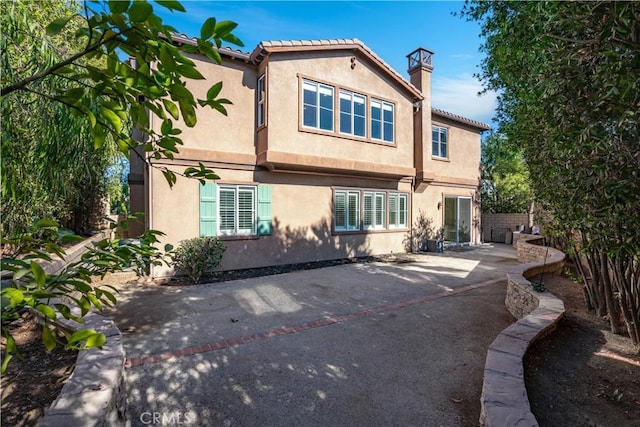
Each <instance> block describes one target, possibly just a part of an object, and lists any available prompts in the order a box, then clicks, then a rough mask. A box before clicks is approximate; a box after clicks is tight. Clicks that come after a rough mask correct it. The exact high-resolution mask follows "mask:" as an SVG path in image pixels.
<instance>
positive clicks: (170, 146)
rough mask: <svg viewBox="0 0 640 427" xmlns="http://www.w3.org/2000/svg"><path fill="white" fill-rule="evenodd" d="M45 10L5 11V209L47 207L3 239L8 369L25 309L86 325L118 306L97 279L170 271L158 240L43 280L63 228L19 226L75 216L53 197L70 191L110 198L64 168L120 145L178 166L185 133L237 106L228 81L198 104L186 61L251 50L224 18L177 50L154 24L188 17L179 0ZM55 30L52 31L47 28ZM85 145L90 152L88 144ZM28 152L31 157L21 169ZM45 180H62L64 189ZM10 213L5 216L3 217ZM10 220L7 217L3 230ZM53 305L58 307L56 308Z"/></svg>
mask: <svg viewBox="0 0 640 427" xmlns="http://www.w3.org/2000/svg"><path fill="white" fill-rule="evenodd" d="M40 4H41V3H38V2H29V1H15V2H10V3H9V2H2V28H3V32H2V37H1V39H0V45H1V48H2V52H1V59H2V64H1V67H0V73H1V74H0V102H1V104H2V144H3V146H2V148H3V156H2V162H3V163H2V167H3V171H2V172H3V173H2V197H3V204H4V201H5V200H13V201H18V200H25V197H24V195H28V194H31V201H32V203H33V205H41V206H39V207H38V206H34V209H32V210H31V211H30V212H27V213H26V214H20V215H18V214H16V215H15V218H14V224H17V225H18V226H16V227H13V228H7V229H6V230H4V231H3V232H2V248H3V251H5V252H6V251H8V250H11V251H12V252H11V253H9V254H8V256H6V257H3V259H2V270H3V271H7V272H9V275H8V276H9V280H11V282H12V286H11V287H8V288H4V289H3V290H2V305H3V312H2V334H3V336H4V338H5V339H6V342H7V357H6V358H5V365H6V363H8V361H9V359H10V358H11V356H12V355H13V354H16V353H17V349H16V348H15V342H14V341H13V339H12V338H11V337H10V334H9V332H8V331H7V329H6V328H5V326H6V322H9V321H11V319H14V318H15V316H16V315H17V313H19V312H20V311H21V310H22V309H24V308H26V307H31V308H34V309H35V310H38V311H40V312H41V313H43V314H44V316H45V317H46V318H47V319H49V320H52V319H53V317H55V316H56V315H57V313H58V314H60V315H62V316H64V317H67V318H71V319H74V320H77V321H81V320H82V316H84V314H86V313H87V311H88V310H89V309H91V308H92V307H93V308H96V309H101V307H102V306H104V305H107V304H113V303H115V298H114V295H113V293H112V292H111V291H109V290H108V289H104V288H98V287H95V286H93V285H92V284H91V280H90V279H91V276H93V275H98V276H102V275H104V274H106V273H107V272H110V271H119V270H122V269H125V268H134V269H135V270H136V271H137V272H139V273H140V274H143V273H144V272H146V269H147V268H148V266H149V265H151V264H156V263H158V262H162V259H161V257H160V252H159V250H158V249H156V248H155V245H156V244H157V243H158V240H157V237H158V236H159V235H161V234H162V233H160V232H158V231H154V230H149V231H147V232H145V233H144V234H143V235H142V236H141V237H140V238H139V239H137V240H135V241H123V240H109V239H107V240H102V241H100V242H99V243H97V244H96V245H95V246H94V247H93V248H91V249H90V250H89V251H88V253H87V254H85V255H84V256H83V257H82V260H81V261H79V262H76V263H72V264H70V265H69V266H68V267H67V268H66V269H65V270H63V272H62V273H60V274H56V275H49V274H46V273H45V271H44V268H43V267H42V265H41V263H43V262H44V263H46V262H48V261H50V260H51V259H52V258H53V257H54V256H59V257H62V256H64V251H63V250H62V249H61V247H60V245H59V243H58V242H56V241H55V236H54V235H55V234H57V230H58V223H57V222H55V221H51V220H40V221H38V222H36V226H35V228H34V229H31V228H28V227H24V226H22V225H23V224H31V223H33V222H34V218H36V219H38V218H50V217H61V216H63V214H62V213H64V212H66V211H67V210H68V208H69V206H77V205H73V204H66V202H65V200H64V199H63V198H62V197H61V196H60V195H59V194H58V193H55V191H58V190H59V191H69V190H74V191H75V189H74V188H72V187H76V186H78V185H81V184H82V185H84V184H87V187H86V188H87V189H88V190H87V189H82V191H81V192H79V193H77V194H82V195H85V196H81V197H86V195H87V194H93V193H90V191H92V190H93V189H96V188H100V191H102V187H96V186H95V183H93V182H86V181H87V178H78V179H79V180H78V181H74V180H71V179H69V172H68V170H64V171H62V170H61V168H60V167H59V165H58V163H55V162H62V163H65V162H66V163H65V164H68V165H69V166H71V167H72V168H71V170H73V171H77V170H76V169H73V167H77V168H78V169H82V167H93V166H92V162H94V160H96V159H95V158H94V157H92V155H94V154H95V155H96V156H98V159H103V158H106V156H103V155H102V154H100V151H101V150H110V142H111V141H112V142H113V145H114V147H117V150H118V151H120V152H121V153H122V154H123V155H125V156H128V155H129V154H130V153H133V154H134V155H136V156H139V157H140V159H141V160H143V161H144V162H146V163H147V164H149V165H150V166H152V167H159V166H157V165H155V164H153V163H152V160H159V159H161V158H167V159H173V157H174V154H175V153H177V152H178V147H179V146H180V145H182V140H181V139H180V137H179V135H180V134H181V130H180V127H181V126H182V125H186V126H188V127H193V126H195V125H196V123H197V116H196V110H197V109H198V108H199V107H208V108H212V109H214V110H216V111H218V112H220V113H222V114H226V108H225V106H226V105H229V104H231V102H230V101H229V100H228V99H226V98H223V97H221V96H220V94H221V92H222V83H221V82H218V83H212V86H211V88H210V89H209V90H208V91H207V94H206V98H205V99H196V98H195V97H194V95H193V94H192V93H191V91H190V90H189V88H188V81H189V80H202V79H204V77H203V76H202V75H201V74H200V72H199V71H198V70H197V69H196V67H195V63H194V62H193V61H192V60H191V59H190V58H189V57H190V56H191V55H193V54H202V55H204V56H206V57H207V58H209V59H210V60H212V61H213V62H216V63H220V62H221V60H222V59H221V57H220V54H219V52H218V50H217V49H218V48H219V47H220V46H221V43H222V41H226V42H228V43H232V44H236V45H242V43H241V42H240V40H238V38H237V37H236V36H235V35H233V33H232V31H233V30H234V29H235V27H236V24H235V23H233V22H231V21H220V22H218V21H216V19H215V18H208V19H206V20H205V21H204V23H203V25H202V28H201V31H200V37H197V38H194V39H192V40H191V41H192V42H193V44H186V45H178V44H174V43H173V42H172V33H173V32H175V30H174V29H173V28H172V27H170V26H167V25H164V24H163V22H162V19H161V18H160V17H159V16H158V15H156V14H155V13H154V6H156V7H163V8H165V9H168V10H170V11H172V12H185V9H184V7H183V6H182V4H180V3H179V2H178V1H175V0H157V1H155V2H154V3H153V4H152V3H149V2H147V1H146V0H139V1H133V2H132V1H128V0H125V1H114V0H111V1H82V2H80V1H78V2H76V1H74V0H71V1H66V0H59V1H56V0H47V2H46V3H44V5H45V6H46V7H43V8H42V9H41V8H40V7H39V6H40ZM51 6H53V9H56V7H58V6H60V8H61V12H60V15H58V14H54V13H49V11H50V10H51V9H52V7H51ZM51 19H53V20H52V21H51V22H49V23H48V25H44V24H43V23H44V22H47V21H49V20H51ZM43 26H44V32H43V31H42V27H43ZM21 53H24V54H21ZM120 55H128V56H130V58H131V60H130V61H129V60H121V59H120ZM152 117H153V118H154V120H152ZM174 121H175V123H177V125H175V124H174ZM153 123H156V124H157V125H156V126H153ZM130 129H135V130H136V132H134V134H135V135H137V137H138V139H135V138H133V137H132V134H131V132H130ZM65 131H68V133H65ZM87 135H88V137H87V138H86V136H87ZM74 138H76V139H74ZM39 139H41V140H42V144H41V145H34V146H30V145H27V146H25V147H24V151H20V150H22V148H23V147H21V146H20V143H21V142H24V141H29V142H31V141H35V140H39ZM87 140H90V141H91V142H92V144H89V145H87V144H86V142H87ZM5 144H6V145H5ZM33 147H35V148H33ZM92 148H93V151H91V149H92ZM5 149H6V150H7V151H6V154H7V157H6V162H5ZM65 150H66V151H65ZM24 153H27V155H28V156H31V157H32V158H30V159H29V161H28V162H26V161H25V163H24V164H22V165H21V164H20V161H21V158H23V157H24V156H25V154H24ZM66 156H69V157H68V158H67V157H66ZM76 156H80V157H76ZM102 165H103V163H100V167H97V168H96V169H95V171H93V172H99V174H98V173H93V172H92V174H90V175H89V176H90V177H96V176H99V177H100V181H104V174H105V169H104V168H102ZM5 166H6V169H5ZM22 166H23V167H22ZM159 168H160V169H161V170H162V171H163V174H164V176H165V178H166V180H167V182H168V183H169V185H173V183H175V181H176V179H177V177H176V173H174V172H172V171H171V170H169V169H168V168H167V167H159ZM31 173H41V174H43V175H44V177H45V179H43V180H42V183H41V184H39V186H36V185H31V186H29V185H26V184H28V183H29V182H30V178H31V177H30V174H31ZM47 174H52V175H55V179H53V178H51V177H50V176H48V175H47ZM182 175H184V176H186V177H193V178H196V179H198V180H200V181H204V180H206V179H216V178H218V177H217V175H215V173H213V171H211V170H210V169H208V168H206V167H205V166H204V165H202V164H199V165H198V167H188V168H186V169H185V170H184V173H182ZM92 179H93V178H92ZM32 181H33V180H32ZM54 186H56V187H54ZM47 191H49V192H53V196H52V197H51V198H49V199H46V198H45V197H44V195H45V194H46V192H47ZM87 191H89V193H87ZM19 196H20V197H19ZM21 197H22V198H21ZM81 201H82V200H81ZM48 205H51V206H48ZM15 206H19V204H18V203H16V204H15ZM35 207H38V208H37V209H36V208H35ZM5 208H6V206H4V205H3V211H4V210H5ZM10 212H13V211H10ZM60 212H62V213H60ZM5 218H6V217H5V216H4V212H3V225H4V220H5ZM3 228H4V227H3ZM65 239H69V238H65ZM165 250H170V248H165ZM52 298H61V300H59V301H56V302H55V303H54V304H53V305H49V304H48V303H49V302H51V301H52ZM60 301H62V302H60ZM76 311H77V314H76ZM51 326H52V325H45V326H44V327H43V340H44V342H45V344H46V345H47V346H48V347H50V346H52V345H53V343H54V338H55V337H54V336H52V335H53V334H52V332H51V329H50V327H51ZM92 337H93V338H92ZM69 338H70V339H69V344H70V345H79V344H80V343H81V342H84V344H83V345H84V346H92V345H93V346H99V345H100V344H101V342H103V338H104V337H101V336H99V335H96V334H93V333H92V332H91V331H83V332H80V331H79V332H78V335H74V336H72V337H69Z"/></svg>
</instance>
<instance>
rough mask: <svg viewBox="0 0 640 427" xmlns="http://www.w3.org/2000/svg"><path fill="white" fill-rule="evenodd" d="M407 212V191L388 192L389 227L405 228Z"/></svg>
mask: <svg viewBox="0 0 640 427" xmlns="http://www.w3.org/2000/svg"><path fill="white" fill-rule="evenodd" d="M403 205H404V206H403ZM408 212H409V195H408V194H407V193H389V228H396V229H397V228H407V223H408V220H407V217H408ZM392 215H393V217H394V218H393V219H392Z"/></svg>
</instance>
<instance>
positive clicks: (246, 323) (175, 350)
mask: <svg viewBox="0 0 640 427" xmlns="http://www.w3.org/2000/svg"><path fill="white" fill-rule="evenodd" d="M413 259H414V261H413V262H407V263H368V264H347V265H342V266H337V267H329V268H323V269H317V270H307V271H298V272H293V273H287V274H281V275H275V276H267V277H260V278H253V279H246V280H238V281H231V282H224V283H217V284H211V285H199V286H191V287H166V286H157V285H144V286H143V285H123V286H122V288H121V289H122V293H121V294H120V296H119V303H118V305H117V307H116V308H115V309H113V310H112V311H111V312H109V313H108V315H109V316H110V317H112V318H113V319H114V320H115V321H116V323H117V324H118V326H119V327H120V329H121V330H122V332H123V342H124V347H125V351H126V353H127V357H128V368H127V370H126V378H127V387H128V394H129V410H130V413H129V416H130V418H131V422H132V425H134V426H141V425H194V426H196V425H198V426H208V425H211V426H215V425H221V426H227V425H228V426H232V425H237V426H310V425H317V426H329V425H331V426H347V425H348V426H375V425H380V426H389V425H399V426H408V425H419V426H432V425H433V426H441V425H446V426H450V425H477V422H478V418H479V412H480V408H479V398H480V392H481V388H482V372H483V367H484V360H485V355H486V349H487V347H488V346H489V344H490V343H491V342H492V341H493V339H494V338H495V337H496V336H497V334H498V333H499V332H500V331H501V330H502V329H504V328H505V327H506V326H508V325H509V324H510V323H511V322H512V321H513V318H512V317H511V316H510V314H509V313H508V312H507V311H506V309H505V308H504V295H505V289H506V281H505V271H506V269H507V268H508V267H509V266H511V265H514V264H517V261H516V259H515V251H514V250H513V249H512V248H511V247H510V246H505V245H483V246H480V247H477V248H475V249H473V250H468V251H462V252H454V251H446V252H445V253H444V254H433V255H417V256H413Z"/></svg>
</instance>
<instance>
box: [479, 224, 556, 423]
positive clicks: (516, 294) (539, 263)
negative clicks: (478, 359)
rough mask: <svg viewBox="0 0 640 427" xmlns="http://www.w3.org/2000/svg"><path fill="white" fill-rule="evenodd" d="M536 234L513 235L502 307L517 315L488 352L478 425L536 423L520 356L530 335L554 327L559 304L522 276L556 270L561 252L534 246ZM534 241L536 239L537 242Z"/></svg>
mask: <svg viewBox="0 0 640 427" xmlns="http://www.w3.org/2000/svg"><path fill="white" fill-rule="evenodd" d="M542 242H543V240H542V238H541V237H540V236H526V237H524V238H522V239H521V240H518V242H517V244H516V247H517V250H518V261H520V262H524V263H526V264H521V265H519V266H516V267H514V268H512V269H510V270H509V271H508V272H507V296H506V298H505V306H506V307H507V309H508V310H509V311H510V312H511V314H512V315H513V316H514V317H516V318H517V319H519V320H518V321H517V322H516V323H513V324H512V325H510V326H509V327H507V328H506V329H504V330H503V331H502V332H501V333H500V335H498V337H497V338H496V339H495V340H494V341H493V343H491V345H490V346H489V350H488V351H487V359H486V362H485V368H484V381H483V384H482V395H481V397H480V404H481V413H480V425H482V426H515V425H517V426H523V427H524V426H538V421H537V420H536V418H535V416H534V415H533V414H532V413H531V406H530V404H529V398H528V396H527V389H526V386H525V382H524V367H523V363H522V360H523V358H524V355H525V353H526V352H527V349H528V348H529V346H530V345H531V343H533V342H534V341H535V340H537V339H540V338H542V337H544V336H546V335H548V334H549V333H551V332H553V330H555V328H556V325H557V323H558V321H559V320H560V319H561V318H562V316H563V315H564V303H563V302H562V300H560V299H559V298H557V297H555V296H554V295H552V294H551V293H549V292H540V293H538V292H536V291H534V289H533V286H532V284H531V282H529V281H528V280H527V278H529V277H533V276H536V275H539V274H542V273H550V274H558V273H559V272H560V270H561V268H562V265H563V262H564V258H565V254H564V253H562V252H560V251H559V250H557V249H554V248H549V247H544V246H539V244H540V243H542ZM536 243H537V244H536Z"/></svg>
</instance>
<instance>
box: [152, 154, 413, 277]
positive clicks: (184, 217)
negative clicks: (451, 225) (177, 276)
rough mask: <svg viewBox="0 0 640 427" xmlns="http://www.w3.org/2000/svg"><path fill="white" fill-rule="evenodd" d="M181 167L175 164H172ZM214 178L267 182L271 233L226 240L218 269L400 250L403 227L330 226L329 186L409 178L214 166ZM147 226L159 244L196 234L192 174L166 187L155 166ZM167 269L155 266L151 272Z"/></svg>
mask: <svg viewBox="0 0 640 427" xmlns="http://www.w3.org/2000/svg"><path fill="white" fill-rule="evenodd" d="M175 169H176V170H177V171H179V170H180V166H177V167H176V168H175ZM216 172H217V173H218V175H220V176H221V177H222V179H221V180H219V181H218V183H219V184H224V183H233V184H256V183H261V184H267V185H270V186H271V187H272V215H273V216H272V219H273V234H272V235H271V236H260V237H252V238H247V239H240V240H234V239H230V240H226V241H225V245H226V247H227V250H226V252H225V255H224V256H223V260H222V265H221V267H220V268H221V269H223V270H228V269H236V268H251V267H262V266H268V265H278V264H291V263H298V262H308V261H317V260H324V259H339V258H347V257H354V256H367V255H375V254H384V253H390V252H395V253H398V252H404V247H403V239H404V237H405V235H406V233H407V230H399V231H392V232H390V231H382V232H368V233H365V232H363V233H355V234H344V233H334V232H332V212H331V208H332V198H333V191H332V188H333V187H347V188H358V189H362V188H373V189H380V190H394V191H395V190H399V191H403V192H410V183H401V184H397V183H389V182H384V181H379V180H370V179H354V178H349V177H330V176H312V175H297V174H284V173H271V172H266V171H259V172H253V171H242V170H231V169H219V170H216ZM153 180H154V183H155V185H153V195H152V199H153V206H152V208H153V211H152V215H153V223H152V228H155V229H158V230H161V231H163V232H164V233H166V236H164V237H162V239H161V246H163V245H164V244H166V243H170V244H172V245H174V246H177V245H178V244H179V242H180V241H181V240H184V239H189V238H193V237H197V236H199V187H198V185H199V184H198V182H197V181H195V180H188V179H184V178H181V179H178V182H177V183H176V185H175V186H174V188H173V190H171V189H169V187H168V185H167V184H166V182H165V181H164V178H163V176H162V174H161V172H159V171H154V172H153ZM169 274H172V271H171V270H170V269H167V268H165V267H156V268H154V271H153V275H154V276H165V275H169Z"/></svg>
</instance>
